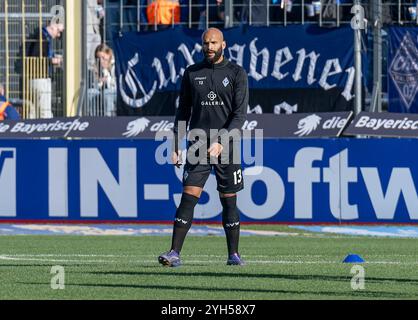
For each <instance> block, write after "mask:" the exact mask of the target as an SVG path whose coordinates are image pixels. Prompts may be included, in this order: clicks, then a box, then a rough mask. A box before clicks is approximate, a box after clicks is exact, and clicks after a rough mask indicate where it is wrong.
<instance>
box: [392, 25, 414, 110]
mask: <svg viewBox="0 0 418 320" xmlns="http://www.w3.org/2000/svg"><path fill="white" fill-rule="evenodd" d="M389 40H390V41H389V43H390V47H389V58H388V94H389V109H388V110H389V111H390V112H398V113H407V112H408V113H417V112H418V97H417V91H418V29H417V28H415V27H391V28H389Z"/></svg>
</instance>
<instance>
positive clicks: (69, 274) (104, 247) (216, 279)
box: [0, 226, 418, 300]
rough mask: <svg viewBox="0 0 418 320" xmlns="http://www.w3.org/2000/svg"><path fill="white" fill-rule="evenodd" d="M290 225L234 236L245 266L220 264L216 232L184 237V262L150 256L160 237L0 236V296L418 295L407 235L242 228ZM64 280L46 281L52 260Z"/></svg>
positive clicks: (413, 246) (164, 242)
mask: <svg viewBox="0 0 418 320" xmlns="http://www.w3.org/2000/svg"><path fill="white" fill-rule="evenodd" d="M246 228H249V229H259V230H261V229H266V230H275V231H283V232H291V233H297V234H298V235H287V236H275V237H261V236H260V237H259V236H251V237H242V238H241V241H240V248H241V253H242V256H243V257H244V259H245V260H246V262H247V266H245V267H230V266H226V244H225V239H224V237H214V236H207V237H188V238H187V239H186V243H185V247H184V250H183V252H182V260H183V263H184V265H183V266H182V267H180V268H164V267H162V266H160V265H158V263H157V256H158V254H160V253H161V252H163V251H166V250H167V248H168V247H169V245H170V241H171V240H170V238H169V237H167V236H164V237H163V236H161V237H159V236H149V237H126V236H109V237H108V236H97V237H86V236H2V237H0V300H4V299H83V300H85V299H129V300H131V299H140V300H159V299H169V300H170V299H176V300H178V299H199V300H211V299H220V300H241V299H251V300H253V299H254V300H258V299H263V300H277V299H417V298H418V268H417V267H418V252H417V240H416V239H394V238H373V237H350V236H336V235H323V234H312V233H306V232H304V231H299V230H295V229H289V228H287V227H281V226H260V227H254V226H249V227H246ZM348 253H356V254H360V255H361V256H362V257H363V258H364V259H365V260H366V263H365V264H362V266H363V267H364V269H365V289H364V290H357V291H355V290H353V289H352V288H351V279H352V277H353V276H354V275H353V274H351V273H350V271H351V268H352V266H353V265H351V264H343V263H342V260H343V259H344V257H345V256H346V255H347V254H348ZM57 265H59V266H63V267H64V270H65V289H63V290H53V289H51V279H52V278H53V277H54V274H51V267H52V266H57Z"/></svg>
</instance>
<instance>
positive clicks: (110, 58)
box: [95, 44, 117, 116]
mask: <svg viewBox="0 0 418 320" xmlns="http://www.w3.org/2000/svg"><path fill="white" fill-rule="evenodd" d="M95 56H96V61H97V64H96V77H97V89H98V90H99V92H101V93H102V96H103V100H102V103H103V115H105V116H114V115H115V114H116V91H117V86H116V76H115V58H114V54H113V50H112V49H111V48H110V47H109V46H107V45H106V44H101V45H99V46H98V47H97V48H96V51H95Z"/></svg>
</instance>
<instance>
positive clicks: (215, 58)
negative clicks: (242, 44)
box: [205, 48, 224, 64]
mask: <svg viewBox="0 0 418 320" xmlns="http://www.w3.org/2000/svg"><path fill="white" fill-rule="evenodd" d="M223 51H224V50H223V49H222V48H220V49H219V50H218V51H217V52H215V55H214V56H213V58H209V57H208V56H207V54H205V56H206V61H207V62H209V63H211V64H215V63H216V62H218V61H219V59H221V57H222V55H223Z"/></svg>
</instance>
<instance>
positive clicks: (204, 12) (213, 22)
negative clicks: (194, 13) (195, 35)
mask: <svg viewBox="0 0 418 320" xmlns="http://www.w3.org/2000/svg"><path fill="white" fill-rule="evenodd" d="M199 12H200V14H199V27H198V29H199V30H206V29H207V28H209V27H214V28H223V26H224V20H225V11H224V3H223V0H199ZM207 22H209V25H208V24H207Z"/></svg>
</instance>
